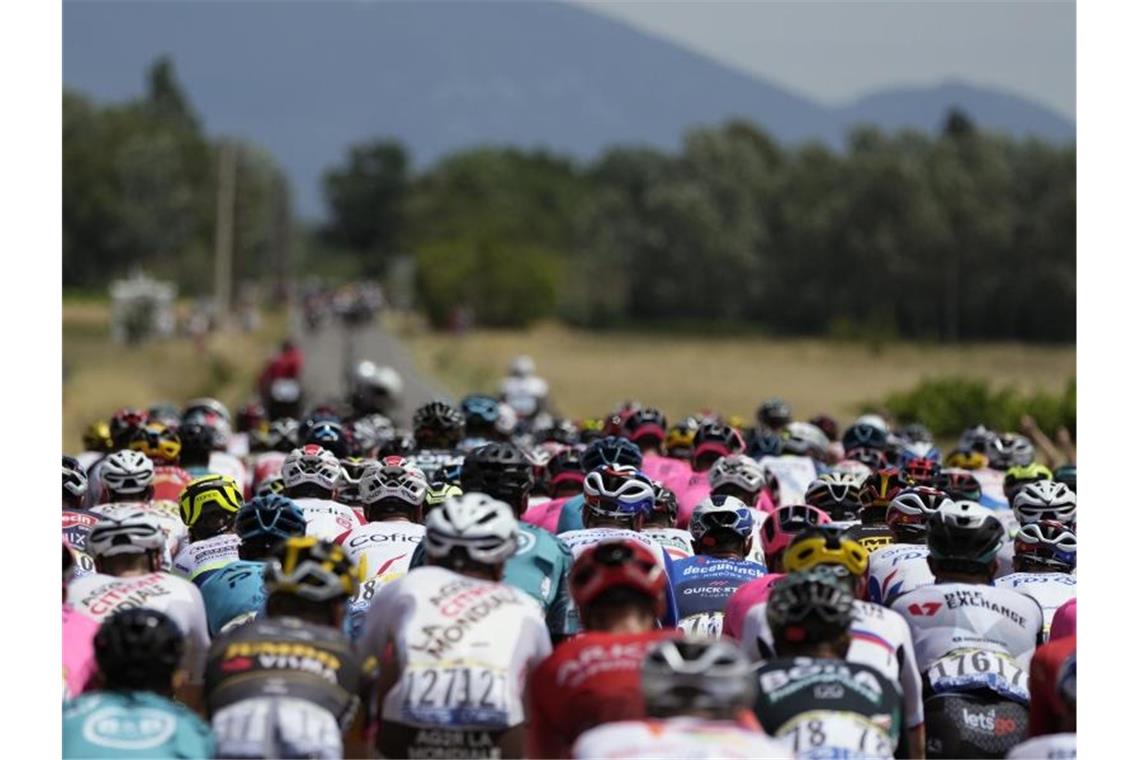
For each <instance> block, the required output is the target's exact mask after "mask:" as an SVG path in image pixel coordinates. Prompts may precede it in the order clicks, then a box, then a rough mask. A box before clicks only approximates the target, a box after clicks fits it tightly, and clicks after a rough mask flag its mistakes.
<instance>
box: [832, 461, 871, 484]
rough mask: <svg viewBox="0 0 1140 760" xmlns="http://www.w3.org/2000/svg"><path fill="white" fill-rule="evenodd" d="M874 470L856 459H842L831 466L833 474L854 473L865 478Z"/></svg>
mask: <svg viewBox="0 0 1140 760" xmlns="http://www.w3.org/2000/svg"><path fill="white" fill-rule="evenodd" d="M872 472H873V470H872V469H871V468H870V467H868V466H867V465H865V464H863V463H862V462H857V461H855V460H854V459H840V460H839V461H838V462H836V463H835V464H834V465H832V467H831V474H832V475H854V476H856V477H859V478H863V479H864V480H866V479H867V478H869V477H870V476H871V473H872Z"/></svg>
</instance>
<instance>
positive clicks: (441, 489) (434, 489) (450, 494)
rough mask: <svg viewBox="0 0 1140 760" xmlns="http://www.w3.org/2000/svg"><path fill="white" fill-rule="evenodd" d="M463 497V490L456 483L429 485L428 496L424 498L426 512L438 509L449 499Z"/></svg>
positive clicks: (440, 481) (443, 481)
mask: <svg viewBox="0 0 1140 760" xmlns="http://www.w3.org/2000/svg"><path fill="white" fill-rule="evenodd" d="M462 495H463V489H462V488H460V487H459V486H457V485H455V484H454V483H448V482H447V481H445V480H439V481H436V482H434V483H428V487H427V494H426V495H425V496H424V512H425V513H426V512H427V510H429V509H431V508H432V507H438V506H439V505H440V504H442V503H443V502H445V501H447V500H448V499H453V498H455V497H457V496H462Z"/></svg>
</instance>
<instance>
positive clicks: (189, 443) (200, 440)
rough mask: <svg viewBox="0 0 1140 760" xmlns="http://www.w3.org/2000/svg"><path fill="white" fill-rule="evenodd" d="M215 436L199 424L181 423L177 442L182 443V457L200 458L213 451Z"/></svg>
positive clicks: (211, 431) (212, 430)
mask: <svg viewBox="0 0 1140 760" xmlns="http://www.w3.org/2000/svg"><path fill="white" fill-rule="evenodd" d="M216 436H217V434H216V433H215V431H214V429H213V428H211V427H207V426H206V425H203V424H202V423H200V422H183V423H182V424H181V425H179V426H178V440H180V441H182V456H184V457H185V456H186V455H187V454H189V455H191V456H193V455H198V456H201V455H203V454H208V453H209V452H211V451H213V450H214V441H215V440H216Z"/></svg>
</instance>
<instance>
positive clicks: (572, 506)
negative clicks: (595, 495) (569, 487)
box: [555, 494, 586, 533]
mask: <svg viewBox="0 0 1140 760" xmlns="http://www.w3.org/2000/svg"><path fill="white" fill-rule="evenodd" d="M585 503H586V500H585V498H584V497H583V496H582V495H581V494H578V495H577V496H574V497H573V498H571V499H569V500H568V501H567V502H566V503H565V504H563V505H562V513H561V514H559V515H558V530H557V531H555V532H556V533H566V532H567V531H571V530H582V528H584V527H585V526H584V525H583V524H582V505H583V504H585Z"/></svg>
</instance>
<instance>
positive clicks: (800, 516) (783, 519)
mask: <svg viewBox="0 0 1140 760" xmlns="http://www.w3.org/2000/svg"><path fill="white" fill-rule="evenodd" d="M829 522H831V518H830V517H828V515H827V513H826V512H824V511H823V510H822V509H818V508H816V507H809V506H808V505H807V504H788V505H786V506H783V507H778V508H777V509H776V511H774V512H773V513H772V514H770V515H768V519H767V520H765V521H764V524H763V525H761V526H760V547H761V548H762V549H763V551H764V556H765V557H771V556H773V555H775V554H778V553H780V552H781V551H783V550H784V549H786V548H787V546H788V544H790V543H791V542H792V539H793V538H795V535H796V534H797V533H799V532H800V531H801V530H804V529H805V528H810V527H813V526H815V525H826V524H827V523H829Z"/></svg>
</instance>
